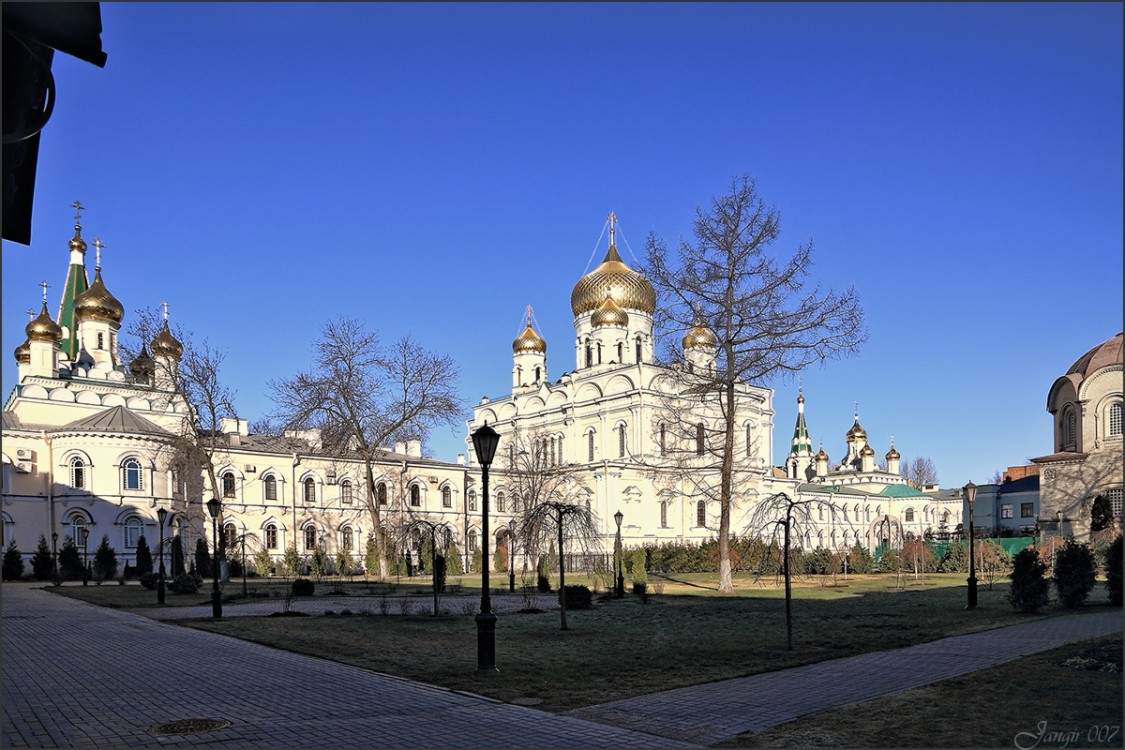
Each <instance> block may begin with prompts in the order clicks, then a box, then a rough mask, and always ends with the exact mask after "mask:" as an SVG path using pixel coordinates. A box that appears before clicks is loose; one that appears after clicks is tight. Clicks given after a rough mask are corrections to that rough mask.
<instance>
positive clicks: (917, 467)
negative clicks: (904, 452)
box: [902, 456, 938, 489]
mask: <svg viewBox="0 0 1125 750" xmlns="http://www.w3.org/2000/svg"><path fill="white" fill-rule="evenodd" d="M902 477H903V479H905V480H906V482H907V484H910V485H912V486H914V487H916V488H917V489H922V487H924V486H926V485H928V484H937V483H938V473H937V467H935V466H934V462H933V460H932V459H931V458H930V457H929V456H916V457H915V458H914V459H913V460H910V461H905V460H904V461H903V462H902Z"/></svg>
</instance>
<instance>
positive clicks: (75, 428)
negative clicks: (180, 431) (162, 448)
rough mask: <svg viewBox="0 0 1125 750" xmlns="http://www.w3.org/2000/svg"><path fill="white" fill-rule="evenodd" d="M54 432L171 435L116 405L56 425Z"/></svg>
mask: <svg viewBox="0 0 1125 750" xmlns="http://www.w3.org/2000/svg"><path fill="white" fill-rule="evenodd" d="M52 432H117V433H125V434H142V435H170V434H171V433H170V432H168V430H166V429H164V428H163V427H160V426H159V425H156V424H153V423H152V422H150V421H148V420H147V419H145V418H144V417H142V416H141V415H139V414H137V413H135V412H132V411H129V410H128V409H127V408H125V407H124V406H114V407H112V408H109V409H106V410H105V411H100V412H98V413H97V414H92V415H90V416H88V417H84V418H82V419H79V420H77V421H75V422H71V423H70V424H67V425H63V426H62V427H56V428H55V429H54V430H52Z"/></svg>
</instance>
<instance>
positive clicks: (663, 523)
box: [660, 500, 668, 529]
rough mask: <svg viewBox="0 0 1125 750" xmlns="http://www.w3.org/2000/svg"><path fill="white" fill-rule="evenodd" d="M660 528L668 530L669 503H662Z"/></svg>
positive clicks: (662, 501) (663, 501)
mask: <svg viewBox="0 0 1125 750" xmlns="http://www.w3.org/2000/svg"><path fill="white" fill-rule="evenodd" d="M660 528H662V529H666V528H668V501H667V500H661V501H660Z"/></svg>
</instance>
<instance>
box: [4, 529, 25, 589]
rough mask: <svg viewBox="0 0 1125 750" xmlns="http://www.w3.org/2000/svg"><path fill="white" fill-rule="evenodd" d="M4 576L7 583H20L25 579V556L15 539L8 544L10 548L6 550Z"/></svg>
mask: <svg viewBox="0 0 1125 750" xmlns="http://www.w3.org/2000/svg"><path fill="white" fill-rule="evenodd" d="M3 575H4V580H5V581H18V580H19V579H20V578H22V577H23V556H22V555H20V551H19V548H18V547H16V540H15V539H13V540H12V541H10V542H8V548H7V549H6V550H4V570H3Z"/></svg>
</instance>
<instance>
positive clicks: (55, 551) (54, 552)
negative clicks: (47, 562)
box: [51, 531, 59, 578]
mask: <svg viewBox="0 0 1125 750" xmlns="http://www.w3.org/2000/svg"><path fill="white" fill-rule="evenodd" d="M51 563H52V565H53V566H54V569H55V578H58V577H59V532H57V531H52V532H51Z"/></svg>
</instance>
